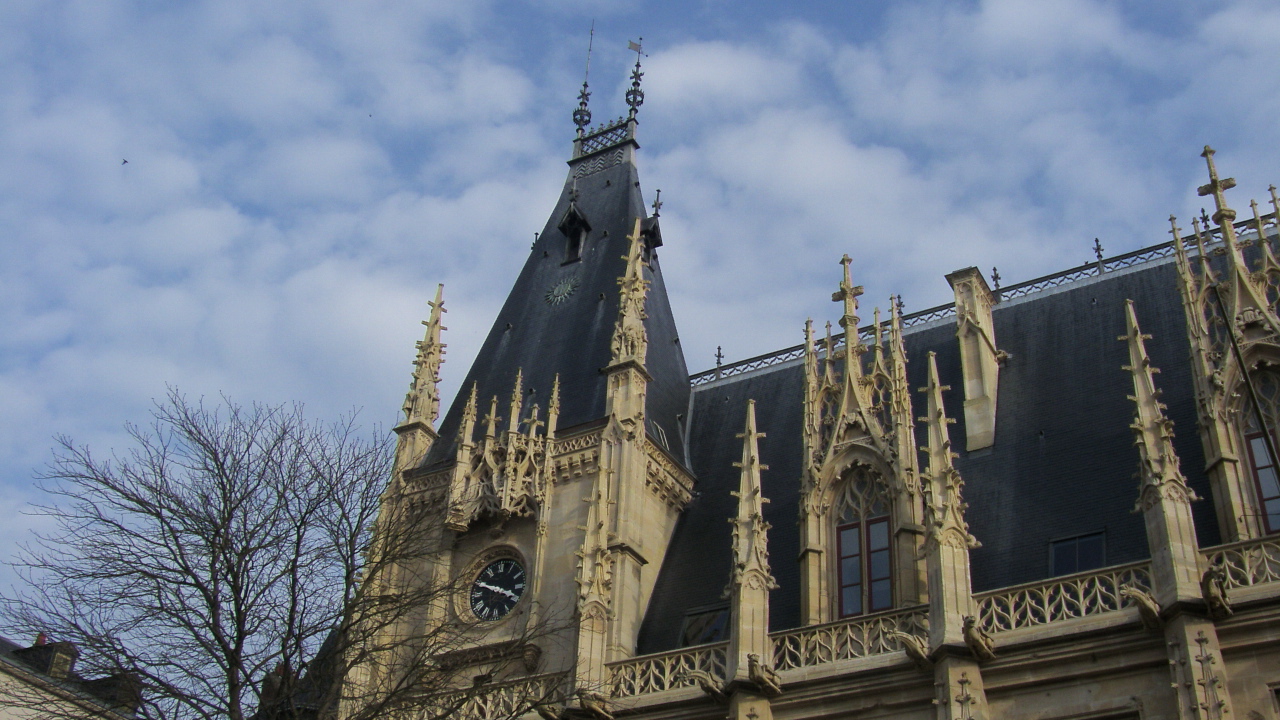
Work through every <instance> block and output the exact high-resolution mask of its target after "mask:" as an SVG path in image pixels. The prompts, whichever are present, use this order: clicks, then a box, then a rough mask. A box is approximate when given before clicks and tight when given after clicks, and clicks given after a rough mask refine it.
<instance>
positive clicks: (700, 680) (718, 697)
mask: <svg viewBox="0 0 1280 720" xmlns="http://www.w3.org/2000/svg"><path fill="white" fill-rule="evenodd" d="M684 677H685V679H687V680H692V681H693V682H694V683H696V684H697V685H698V687H699V688H702V692H704V693H706V694H707V695H709V696H711V698H712V699H713V700H715V701H716V702H718V703H727V702H729V696H728V695H725V694H724V686H723V685H722V684H721V682H720V680H719V679H717V678H715V677H713V676H712V675H711V673H709V672H706V671H705V670H689V671H686V672H685V674H684Z"/></svg>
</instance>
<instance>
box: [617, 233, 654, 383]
mask: <svg viewBox="0 0 1280 720" xmlns="http://www.w3.org/2000/svg"><path fill="white" fill-rule="evenodd" d="M627 240H628V241H629V245H628V246H627V254H626V255H624V256H623V259H624V260H626V261H627V269H626V272H624V273H623V275H622V277H620V278H618V286H619V287H620V288H621V295H622V299H621V303H620V306H619V308H618V320H617V322H616V323H615V324H614V329H613V340H612V342H611V344H610V348H611V349H612V351H613V359H612V362H611V363H610V364H611V365H617V364H619V363H623V362H627V361H633V362H636V363H638V364H640V365H644V358H645V354H646V352H647V351H648V346H649V339H648V338H649V336H648V334H647V333H646V332H645V329H644V320H645V318H646V317H648V316H647V315H646V314H645V311H644V302H645V295H646V294H647V293H648V292H649V281H648V280H645V278H644V258H643V250H644V238H643V233H642V232H641V229H640V218H636V221H635V227H634V229H633V231H632V233H631V234H630V235H628V236H627Z"/></svg>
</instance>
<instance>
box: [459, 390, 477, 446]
mask: <svg viewBox="0 0 1280 720" xmlns="http://www.w3.org/2000/svg"><path fill="white" fill-rule="evenodd" d="M479 388H480V384H479V383H474V382H473V383H471V394H470V395H469V396H467V406H466V408H465V409H463V411H462V428H461V429H460V430H459V431H458V437H459V438H461V439H462V442H461V443H460V444H461V445H470V444H471V442H472V440H473V439H474V437H475V428H476V393H477V392H478V390H479Z"/></svg>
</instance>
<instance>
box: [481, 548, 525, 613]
mask: <svg viewBox="0 0 1280 720" xmlns="http://www.w3.org/2000/svg"><path fill="white" fill-rule="evenodd" d="M524 586H525V575H524V568H523V567H522V566H521V565H520V563H519V561H517V560H514V559H512V558H502V559H500V560H494V561H493V562H491V563H489V564H488V565H487V566H486V567H485V569H484V570H481V571H480V574H479V575H478V576H476V579H475V581H474V582H472V583H471V596H470V598H469V599H470V604H471V612H473V613H475V615H476V617H478V618H480V619H481V620H497V619H498V618H501V617H503V616H505V615H506V614H507V613H509V612H511V609H512V608H514V607H515V606H516V603H518V602H520V596H521V595H524Z"/></svg>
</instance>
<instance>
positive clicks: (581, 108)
mask: <svg viewBox="0 0 1280 720" xmlns="http://www.w3.org/2000/svg"><path fill="white" fill-rule="evenodd" d="M595 41H596V23H595V21H594V20H592V21H591V35H590V39H589V40H587V69H586V71H585V72H583V74H582V91H581V92H579V93H578V107H577V109H576V110H574V111H573V124H574V125H576V126H577V127H578V137H582V134H583V133H584V132H586V129H587V126H588V125H590V124H591V109H590V108H589V107H588V106H587V104H588V103H589V102H590V100H591V91H590V90H588V89H587V80H588V79H589V78H590V77H591V47H592V46H593V45H594V44H595Z"/></svg>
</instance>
